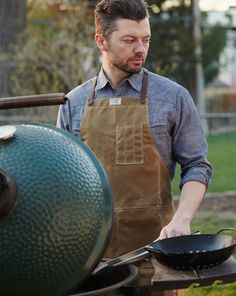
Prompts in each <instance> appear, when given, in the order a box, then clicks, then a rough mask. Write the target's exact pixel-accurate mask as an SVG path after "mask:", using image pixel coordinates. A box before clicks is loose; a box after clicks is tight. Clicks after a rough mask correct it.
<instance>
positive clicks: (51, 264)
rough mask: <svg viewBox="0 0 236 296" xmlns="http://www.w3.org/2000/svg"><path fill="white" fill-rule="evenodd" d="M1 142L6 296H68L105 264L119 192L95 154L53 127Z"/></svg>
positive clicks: (1, 262) (0, 257)
mask: <svg viewBox="0 0 236 296" xmlns="http://www.w3.org/2000/svg"><path fill="white" fill-rule="evenodd" d="M12 126H13V128H14V129H15V131H14V135H12V136H11V137H9V138H8V139H2V140H0V279H1V280H0V295H1V296H13V295H14V296H21V295H22V296H23V295H24V296H31V295H33V296H42V295H44V296H45V295H46V296H64V295H68V293H69V291H71V290H72V289H73V288H74V287H75V286H78V285H80V283H82V282H83V281H84V280H85V279H86V277H87V276H88V275H89V274H90V273H91V271H92V270H93V269H94V267H95V266H96V265H97V264H98V262H99V261H100V260H101V257H102V255H103V253H104V251H105V248H106V245H107V242H108V240H109V235H110V230H111V223H112V221H111V220H112V209H113V204H112V193H111V189H110V184H109V181H108V179H107V177H106V174H105V172H104V170H103V168H102V166H101V164H100V163H99V161H98V160H97V158H96V156H95V155H94V154H93V153H92V152H91V150H90V149H89V148H88V147H87V146H86V145H85V144H84V143H83V142H82V141H81V140H80V139H79V138H78V137H76V136H74V135H72V134H71V133H69V132H67V131H64V130H61V129H58V128H56V127H54V126H50V125H42V124H16V125H12Z"/></svg>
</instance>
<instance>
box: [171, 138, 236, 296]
mask: <svg viewBox="0 0 236 296" xmlns="http://www.w3.org/2000/svg"><path fill="white" fill-rule="evenodd" d="M207 142H208V146H209V147H208V160H209V161H210V162H211V164H212V166H213V178H212V182H211V184H210V186H209V188H208V192H225V191H236V133H224V134H219V135H209V136H208V137H207ZM179 174H180V168H179V166H178V167H177V170H176V176H175V178H174V180H173V183H172V184H173V185H172V186H173V193H174V194H175V195H178V194H179V188H178V186H179V180H180V178H179ZM235 295H236V294H235Z"/></svg>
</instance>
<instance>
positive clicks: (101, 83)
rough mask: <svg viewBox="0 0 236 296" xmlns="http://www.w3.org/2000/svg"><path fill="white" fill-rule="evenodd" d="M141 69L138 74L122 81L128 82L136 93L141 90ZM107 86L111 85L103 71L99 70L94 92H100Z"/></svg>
mask: <svg viewBox="0 0 236 296" xmlns="http://www.w3.org/2000/svg"><path fill="white" fill-rule="evenodd" d="M143 72H144V71H143V68H142V69H141V71H140V72H139V73H136V74H132V75H131V76H129V77H128V78H126V79H125V80H124V81H128V82H129V83H130V85H131V86H132V87H133V88H134V89H136V90H137V91H139V92H140V91H141V89H142V81H143ZM107 84H110V85H111V82H110V80H109V79H108V77H107V76H106V74H105V72H104V70H103V69H101V70H100V72H99V74H98V79H97V85H96V90H100V89H102V88H104V87H105V86H106V85H107Z"/></svg>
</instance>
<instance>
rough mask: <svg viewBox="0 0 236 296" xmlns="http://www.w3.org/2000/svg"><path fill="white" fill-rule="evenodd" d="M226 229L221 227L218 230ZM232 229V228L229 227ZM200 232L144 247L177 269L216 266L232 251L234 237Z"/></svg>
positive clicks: (234, 241) (235, 243)
mask: <svg viewBox="0 0 236 296" xmlns="http://www.w3.org/2000/svg"><path fill="white" fill-rule="evenodd" d="M224 230H228V229H222V230H221V231H220V232H222V231H224ZM230 230H232V229H230ZM220 232H218V233H217V234H200V235H186V236H179V237H172V238H167V239H163V240H159V241H155V242H153V243H151V244H150V245H149V246H147V247H146V249H147V250H148V251H149V252H151V253H152V254H153V255H155V257H156V259H157V260H158V261H159V262H161V263H163V264H164V265H167V266H169V267H171V268H174V269H178V270H192V269H206V268H210V267H214V266H217V265H219V264H221V263H222V262H224V261H225V260H227V259H228V258H229V257H230V256H231V255H232V253H233V251H234V248H235V245H236V239H235V238H233V237H231V236H228V235H220V234H219V233H220Z"/></svg>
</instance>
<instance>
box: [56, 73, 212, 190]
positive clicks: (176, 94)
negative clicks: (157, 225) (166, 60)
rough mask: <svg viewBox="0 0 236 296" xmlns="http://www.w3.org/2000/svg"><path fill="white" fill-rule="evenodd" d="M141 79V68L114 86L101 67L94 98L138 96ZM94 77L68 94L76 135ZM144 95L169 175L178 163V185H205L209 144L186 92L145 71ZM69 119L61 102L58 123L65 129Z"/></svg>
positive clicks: (209, 176) (207, 176)
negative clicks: (145, 87)
mask: <svg viewBox="0 0 236 296" xmlns="http://www.w3.org/2000/svg"><path fill="white" fill-rule="evenodd" d="M142 79H143V69H142V70H141V71H140V72H139V73H138V74H133V75H131V76H130V77H128V78H127V79H125V80H123V81H122V82H121V83H120V85H119V86H118V87H117V88H116V89H114V88H113V87H112V85H111V82H110V81H109V80H108V78H107V76H106V75H105V73H104V71H103V70H102V69H101V71H100V72H99V75H98V80H97V85H96V88H95V99H99V98H106V97H114V96H118V97H120V96H126V97H127V96H132V97H133V96H135V97H140V92H141V87H142ZM93 80H94V78H93V79H91V80H88V81H87V82H85V83H84V84H82V85H80V86H78V87H76V88H74V89H73V90H71V91H70V92H69V93H68V94H67V97H68V99H69V100H70V104H71V117H72V128H73V130H74V131H75V133H77V134H78V135H79V132H80V123H81V120H82V117H83V111H84V107H85V104H86V102H87V100H88V94H89V92H90V89H91V87H92V83H93ZM147 97H148V100H149V119H150V127H151V130H152V133H153V137H154V142H155V145H156V147H157V148H158V150H159V152H160V155H161V157H162V160H163V162H164V164H165V165H166V167H167V169H168V171H169V175H170V178H171V179H173V177H174V174H175V168H176V163H179V164H180V166H181V181H180V188H182V186H183V184H184V183H186V182H188V181H198V182H200V183H203V184H206V185H208V184H209V182H210V179H211V174H212V168H211V165H210V163H209V162H208V161H207V159H206V154H207V149H208V147H207V143H206V139H205V136H204V132H203V129H202V126H201V122H200V118H199V115H198V112H197V110H196V107H195V105H194V102H193V100H192V97H191V96H190V94H189V93H188V91H187V90H186V89H185V88H184V87H182V86H180V85H179V84H177V83H175V82H173V81H171V80H169V79H167V78H165V77H163V76H160V75H157V74H155V73H152V72H148V89H147ZM68 118H69V114H68V106H67V105H61V106H60V109H59V113H58V122H57V126H58V127H61V128H64V129H66V126H67V125H68V122H69V120H68ZM91 120H92V119H91ZM104 128H106V127H105V126H104Z"/></svg>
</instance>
